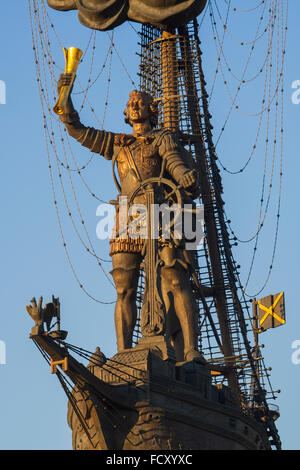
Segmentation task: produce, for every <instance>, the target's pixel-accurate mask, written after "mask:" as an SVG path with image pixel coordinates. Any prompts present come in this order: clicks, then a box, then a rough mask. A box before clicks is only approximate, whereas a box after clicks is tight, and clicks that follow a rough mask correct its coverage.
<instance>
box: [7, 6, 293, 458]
mask: <svg viewBox="0 0 300 470" xmlns="http://www.w3.org/2000/svg"><path fill="white" fill-rule="evenodd" d="M231 3H232V5H233V6H238V7H241V5H242V6H243V8H244V9H250V8H252V7H255V6H256V5H259V3H260V2H259V0H245V1H244V0H243V1H242V2H241V0H235V1H234V2H231ZM280 4H281V2H280ZM283 4H284V5H286V2H285V1H283ZM217 5H218V7H219V9H220V13H221V15H223V17H225V16H226V2H225V1H224V0H217ZM262 8H263V6H262V5H261V6H260V7H259V8H257V9H256V10H254V11H253V12H250V13H243V12H234V11H233V10H231V12H230V16H229V20H228V26H229V28H228V30H229V31H230V33H228V37H227V38H226V41H225V43H224V52H225V53H226V57H227V58H228V61H229V62H230V67H231V69H232V71H234V73H235V74H236V75H238V76H241V74H242V71H243V67H244V65H245V63H246V61H247V57H248V55H249V51H250V47H251V45H250V46H249V45H247V44H245V46H243V47H241V46H239V44H237V41H236V40H235V38H238V42H244V43H247V41H249V40H250V39H251V38H253V37H254V36H255V32H256V28H257V23H258V19H259V16H260V12H261V11H262ZM48 12H49V15H50V17H51V21H53V24H54V25H55V30H56V33H57V36H55V35H54V34H53V33H52V32H51V46H50V48H51V51H52V53H53V57H54V58H55V62H56V69H55V70H56V77H58V75H59V73H60V69H59V67H63V65H64V59H63V54H62V51H61V45H64V46H66V47H69V46H76V47H79V48H81V49H83V50H85V48H86V45H88V44H90V47H89V49H88V51H87V53H86V56H85V59H84V62H83V63H82V64H81V65H80V68H79V70H78V80H79V81H80V83H81V84H83V86H84V87H85V86H86V84H87V80H88V77H89V71H90V70H91V69H90V64H91V60H92V54H93V52H92V51H93V49H92V44H93V37H92V39H91V41H90V42H89V40H90V38H91V31H90V30H88V29H86V28H84V27H82V26H81V25H80V24H79V23H78V21H77V15H76V13H74V12H73V13H72V12H71V13H68V14H62V13H59V12H54V11H53V10H50V9H48ZM214 12H215V14H216V15H217V14H218V13H217V9H216V5H215V3H214ZM299 15H300V4H299V2H298V1H297V0H290V2H289V17H288V34H287V45H286V62H285V73H284V77H283V89H284V100H283V103H284V147H283V187H282V199H281V211H280V225H279V234H278V242H277V248H276V254H275V259H274V262H273V263H272V264H273V269H272V272H271V276H270V279H269V282H268V284H267V285H266V287H265V289H264V290H263V291H262V292H260V294H259V297H263V296H265V295H269V294H271V293H272V294H275V293H277V292H280V291H284V292H285V299H286V315H287V324H286V325H285V326H284V327H282V328H277V329H274V330H270V331H268V332H266V333H264V334H263V335H261V337H260V339H261V343H263V344H264V345H265V348H264V349H263V353H264V357H265V362H266V365H267V366H268V367H272V372H271V381H272V385H273V388H274V390H277V389H280V390H281V393H280V394H279V395H278V400H277V401H276V403H277V404H278V405H279V406H280V412H281V417H280V419H279V420H278V421H277V425H278V430H279V433H280V436H281V439H282V443H283V448H284V449H299V448H300V445H299V429H298V423H299V418H300V412H299V404H298V391H299V373H300V364H299V365H297V364H295V363H293V361H292V354H293V353H295V352H296V351H295V350H293V348H292V344H293V343H294V342H295V341H297V340H299V342H300V331H299V306H298V305H299V301H298V293H299V279H300V276H299V261H300V259H299V230H300V224H299V208H298V201H299V169H300V165H299V112H300V105H297V104H293V102H292V94H293V93H294V92H295V90H294V89H293V88H292V84H293V83H294V82H295V81H296V80H300V69H299V60H298V57H299V54H298V43H299V37H298V35H299V24H298V23H299ZM0 18H1V20H0V21H1V28H0V51H1V61H0V80H2V81H3V82H5V84H6V104H0V129H1V131H0V135H1V141H0V155H1V172H0V181H1V186H0V187H1V219H2V225H1V226H2V229H1V231H0V237H1V244H0V247H1V248H0V250H1V271H0V276H1V278H0V282H1V287H2V289H1V297H2V314H1V323H0V340H1V341H2V342H4V343H5V346H6V364H0V387H1V388H0V397H1V400H0V416H1V423H2V428H1V429H2V431H1V432H0V448H1V449H9V450H11V449H28V450H29V449H71V447H72V439H71V431H70V430H69V428H68V425H67V420H66V413H67V406H66V404H67V402H66V397H65V394H64V392H63V390H62V389H61V387H60V385H59V382H58V380H57V378H56V377H55V375H51V374H50V370H49V368H48V366H47V364H46V363H45V361H44V360H43V358H42V356H41V355H40V353H39V352H38V350H37V349H36V348H35V346H34V344H33V343H32V341H31V340H30V339H29V333H30V330H31V327H32V326H33V323H32V320H31V319H30V317H29V316H28V315H27V313H26V310H25V306H26V305H27V304H28V303H29V301H30V300H31V298H32V296H35V297H36V298H38V297H39V296H40V295H42V296H43V298H44V300H45V301H46V302H47V301H51V296H52V294H54V295H55V296H59V297H60V301H61V314H62V328H63V329H66V330H68V331H69V336H68V341H69V342H70V343H72V344H75V345H78V346H81V347H84V348H86V349H88V350H90V351H94V350H95V348H96V346H100V348H101V349H102V351H103V352H104V353H105V354H106V355H107V356H112V355H113V354H114V353H115V352H116V341H115V333H114V321H113V308H114V306H113V304H107V305H103V304H100V303H99V302H96V301H95V300H92V299H91V297H89V296H87V295H86V294H85V293H84V292H83V290H82V289H80V287H79V285H78V283H77V281H76V279H75V278H74V275H73V273H72V270H71V268H70V265H69V263H68V260H67V258H66V254H65V250H64V247H63V244H62V239H61V235H60V231H59V226H58V222H57V217H56V212H55V207H54V204H53V195H52V190H51V184H50V177H49V168H48V161H47V153H46V145H45V138H44V129H43V119H42V111H41V103H40V98H39V92H38V86H37V81H36V74H35V67H34V56H33V49H32V35H31V27H30V18H29V12H28V2H27V1H21V0H16V1H15V2H2V4H1V16H0ZM200 20H201V18H199V21H200ZM219 26H220V25H219ZM138 29H139V25H137V24H134V25H133V24H128V23H127V24H125V25H122V26H121V27H119V28H118V29H116V30H115V31H114V38H113V40H114V43H115V45H116V49H117V51H118V52H117V53H116V52H114V53H113V56H112V65H111V68H110V66H109V61H110V56H108V61H107V64H106V67H105V68H104V70H103V72H102V74H101V76H100V77H99V79H98V80H97V81H96V82H95V84H94V85H93V87H92V88H91V90H90V91H89V94H88V99H89V101H90V103H92V106H93V108H94V109H95V112H96V113H97V115H98V116H99V120H100V122H101V123H102V122H103V118H105V119H104V128H105V129H107V130H111V131H115V132H119V131H122V132H130V129H129V128H128V127H127V126H126V125H125V123H124V121H123V109H124V107H125V104H126V101H127V97H128V93H129V91H130V90H131V89H132V88H133V85H132V83H131V81H132V80H133V81H134V82H135V84H136V86H138V78H137V75H136V73H137V71H138V56H137V55H136V52H139V47H138V45H137V42H138V40H139V38H138V35H137V33H136V30H138ZM219 31H220V33H221V34H222V30H221V29H220V28H219ZM110 35H111V33H110ZM231 35H232V36H231ZM110 37H111V36H110ZM110 37H109V36H108V34H107V33H100V32H99V33H97V35H96V48H95V49H94V61H93V69H92V73H91V76H92V78H93V79H94V78H96V77H97V75H98V73H99V71H100V70H101V65H102V64H103V63H104V60H105V56H106V54H107V51H108V49H109V45H110ZM57 38H59V40H58V39H57ZM200 39H201V42H202V44H201V47H202V50H203V61H204V69H205V73H206V80H207V88H208V91H209V92H210V90H211V89H212V84H213V83H214V71H215V69H216V52H215V46H214V40H213V34H212V30H211V25H210V19H209V15H207V16H206V17H205V19H204V22H203V24H202V26H201V29H200ZM277 39H278V38H275V42H276V40H277ZM119 56H120V57H121V58H122V63H121V61H120V60H119ZM265 56H266V35H265V36H264V37H262V38H261V39H260V40H258V41H257V44H256V47H255V54H254V53H253V58H252V60H251V64H250V66H249V70H248V71H247V74H246V77H252V76H254V75H255V71H257V70H259V69H260V66H261V64H262V63H263V62H264V57H265ZM275 56H276V48H275V49H274V57H275ZM223 64H224V62H223ZM275 64H276V60H274V64H273V67H274V69H275V71H274V70H273V72H274V74H275V75H276V65H275ZM110 69H111V75H110V74H109V70H110ZM129 75H130V77H129ZM227 75H228V74H227ZM263 75H264V74H261V76H260V77H258V79H257V81H251V82H249V85H247V86H245V87H244V88H245V90H244V91H242V92H241V96H240V99H239V100H238V101H239V105H240V108H243V109H245V110H246V111H247V113H248V114H255V113H256V112H257V110H259V107H260V104H261V99H262V98H261V97H262V92H263V88H264V81H263ZM109 77H110V78H111V81H110V82H109V83H110V88H109V94H107V90H108V89H107V80H108V78H109ZM226 81H227V82H228V86H229V87H230V89H231V90H232V93H233V94H234V90H236V89H237V87H238V86H239V85H238V82H237V81H236V80H235V78H234V77H233V76H231V75H230V74H229V75H228V79H227V80H226ZM50 85H51V83H50V82H49V90H50V91H51V86H50ZM76 86H77V88H76ZM76 86H75V88H74V92H76V91H77V92H78V91H80V88H79V86H78V85H76ZM107 96H108V99H107ZM51 100H52V102H53V104H54V101H53V94H52V95H51V93H50V101H51ZM0 101H1V97H0ZM2 101H3V99H2ZM106 101H107V102H108V105H107V111H106V112H104V110H105V105H104V104H105V102H106ZM81 102H82V95H78V96H74V103H75V105H76V106H77V107H79V106H80V104H81ZM274 103H275V102H273V105H274ZM229 109H230V100H229V99H228V94H227V91H226V87H225V86H224V81H223V80H222V78H221V74H220V72H219V74H218V76H217V80H216V84H215V87H214V92H213V95H212V99H211V103H210V111H211V114H212V115H213V119H212V120H213V125H214V129H213V133H214V139H215V142H216V141H217V138H218V135H219V132H220V129H221V128H222V126H223V124H224V121H225V120H226V116H227V113H228V110H229ZM272 116H273V117H272ZM81 118H82V121H83V122H84V123H86V124H87V125H92V126H95V127H97V126H98V125H97V120H96V119H95V116H94V115H93V113H91V111H90V108H89V106H88V105H85V106H84V108H83V110H82V113H81ZM273 121H274V115H273V114H272V113H270V124H271V125H270V129H273V128H274V125H273ZM258 125H259V117H257V116H256V117H253V116H252V117H249V116H245V115H244V114H242V113H240V112H238V110H236V109H235V110H234V111H233V112H232V114H231V115H230V119H229V121H228V124H227V125H226V128H225V132H224V133H223V134H222V137H221V139H220V141H219V142H218V145H217V153H218V157H219V158H220V161H221V162H222V164H223V166H224V167H225V168H227V169H229V170H232V171H236V170H238V169H239V168H241V167H242V166H243V164H244V163H245V162H246V161H247V159H248V157H249V155H250V152H251V147H252V146H253V144H254V141H255V135H256V131H257V128H258ZM272 132H273V131H270V135H269V139H270V140H271V139H272V142H273V140H274V135H273V134H272ZM279 135H280V133H279ZM278 138H279V136H278ZM265 139H266V121H265V120H264V121H263V122H262V124H261V134H260V138H259V140H258V142H257V148H256V151H255V153H254V155H253V158H252V159H251V161H250V163H249V165H248V166H247V168H246V169H245V171H243V172H242V173H238V174H236V175H232V174H229V173H228V172H227V171H224V170H223V169H222V167H221V175H222V178H223V184H224V195H223V197H224V200H225V202H226V204H225V210H226V216H227V217H228V218H229V219H230V220H231V221H232V222H231V224H232V228H233V229H234V231H235V232H236V233H237V235H238V236H239V238H241V239H248V238H251V237H252V235H253V234H255V232H256V230H257V226H258V219H259V209H260V199H261V191H262V186H263V184H264V181H265V194H267V193H268V190H269V184H270V176H271V174H272V158H273V153H272V146H271V145H270V150H269V153H268V158H267V163H266V165H265V160H264V158H265ZM58 140H59V139H58ZM71 146H72V151H73V152H74V154H75V155H76V159H77V161H78V162H80V163H79V165H82V166H85V164H86V162H89V164H88V165H87V168H86V169H85V170H84V176H85V177H86V181H88V184H89V188H91V189H90V191H89V190H88V189H87V187H86V185H84V184H82V180H81V179H80V177H79V176H78V174H76V172H73V174H72V178H73V179H72V183H73V185H74V188H75V189H76V194H77V196H78V201H79V204H80V208H81V211H82V214H83V215H82V217H83V218H84V221H85V226H86V227H88V232H89V236H90V239H91V241H92V243H93V246H94V247H95V250H96V252H97V254H98V256H99V257H102V258H104V259H105V260H108V259H109V257H108V240H105V241H101V240H98V239H97V237H96V226H97V223H98V221H99V217H97V216H96V210H97V207H98V206H99V203H100V202H99V200H97V199H96V198H95V197H92V196H91V194H90V193H95V194H96V195H97V197H98V198H99V199H102V200H104V201H109V200H110V199H113V198H114V197H115V194H116V191H115V188H114V185H113V180H112V175H111V166H110V164H109V162H107V161H105V160H104V159H101V157H94V158H92V160H91V161H89V160H90V154H89V153H88V152H87V151H86V150H85V149H81V148H79V145H76V143H72V144H71ZM279 147H280V146H278V149H277V150H276V153H275V160H274V179H273V181H272V188H271V189H272V191H271V198H270V203H269V210H268V212H267V217H266V220H265V223H264V227H263V230H262V232H261V236H260V238H259V243H258V246H257V255H256V258H255V263H254V265H253V271H252V275H251V278H250V280H249V283H248V286H247V292H248V293H249V294H250V295H253V294H255V293H256V292H259V291H260V289H261V287H262V286H263V285H264V282H265V279H266V277H267V274H268V270H269V266H270V264H271V260H272V251H273V245H274V236H275V229H276V220H277V217H276V215H277V203H278V190H279V172H280V152H279ZM58 148H59V144H58ZM61 158H62V159H63V157H61ZM70 159H71V158H70ZM265 167H266V168H265ZM264 168H265V172H264ZM63 170H64V168H63V167H62V173H63ZM264 173H265V174H266V179H265V180H264V177H263V175H264ZM65 174H66V173H64V176H65ZM67 178H68V177H66V179H65V181H66V188H67V190H68V195H70V204H71V206H70V207H71V211H72V213H73V209H74V214H75V209H76V201H74V198H73V199H72V186H71V185H70V180H68V179H67ZM56 181H57V180H56ZM56 184H57V185H58V186H59V183H58V182H56ZM68 185H69V186H68ZM57 198H58V199H57V200H58V207H59V210H60V213H61V216H62V217H61V220H62V223H63V230H64V235H65V239H66V243H67V246H68V249H69V250H70V251H69V253H70V259H71V261H72V264H73V267H74V269H75V270H76V274H77V276H78V278H79V279H80V283H81V284H82V285H83V286H84V287H85V289H86V290H87V291H88V293H89V294H90V295H91V296H92V297H94V298H96V299H98V300H100V301H104V302H111V301H114V299H115V291H114V288H113V287H112V285H111V283H110V282H109V280H108V279H107V278H106V277H105V275H104V274H103V272H102V271H101V270H100V269H99V267H98V266H97V262H96V260H95V258H94V257H93V256H91V255H89V254H88V253H87V252H86V250H85V249H84V247H83V246H82V244H81V243H80V240H79V239H78V237H77V235H76V233H75V232H74V230H73V227H72V224H71V222H70V218H68V216H67V212H66V209H65V207H64V201H63V195H62V194H61V192H59V188H58V194H57ZM266 200H267V198H266V197H265V198H264V204H265V203H266ZM71 201H72V202H71ZM76 217H77V219H76V223H77V226H78V227H79V229H80V230H81V232H80V233H81V234H82V235H81V236H82V237H83V239H84V240H86V238H84V237H85V236H86V234H85V233H84V232H82V230H83V228H82V226H80V222H81V220H80V217H79V218H78V216H76V215H74V218H76ZM253 247H254V244H253V242H252V243H247V244H245V243H240V244H239V245H238V246H237V247H235V248H234V256H235V259H236V261H237V262H238V263H239V264H240V265H241V270H240V272H241V280H242V282H243V283H244V284H245V281H246V280H247V277H248V272H249V267H250V265H251V259H252V253H253ZM103 266H104V268H105V271H106V273H108V272H109V271H110V269H111V264H110V263H109V262H104V263H103ZM108 277H109V275H108ZM2 344H3V343H2ZM294 357H296V359H298V357H299V355H298V356H297V354H296V355H295V356H294ZM294 362H295V361H294ZM296 362H297V361H296Z"/></svg>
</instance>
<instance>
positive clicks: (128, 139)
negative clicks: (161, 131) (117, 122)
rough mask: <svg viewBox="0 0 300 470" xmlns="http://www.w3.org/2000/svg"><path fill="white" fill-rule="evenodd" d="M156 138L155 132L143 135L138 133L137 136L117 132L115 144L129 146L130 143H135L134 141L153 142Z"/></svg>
mask: <svg viewBox="0 0 300 470" xmlns="http://www.w3.org/2000/svg"><path fill="white" fill-rule="evenodd" d="M153 140H154V135H153V132H152V131H150V132H147V133H145V134H142V135H137V136H136V137H135V136H133V135H131V134H117V135H116V136H115V144H116V145H118V146H119V147H127V146H128V145H131V144H133V142H136V141H138V142H142V143H144V144H151V143H152V142H153Z"/></svg>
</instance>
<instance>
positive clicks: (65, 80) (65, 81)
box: [57, 73, 73, 94]
mask: <svg viewBox="0 0 300 470" xmlns="http://www.w3.org/2000/svg"><path fill="white" fill-rule="evenodd" d="M72 76H73V75H72V74H71V73H61V74H60V76H59V79H58V81H57V91H58V94H59V93H60V90H61V88H62V87H63V86H69V85H70V84H71V82H72ZM72 89H73V85H72V88H71V92H70V93H72Z"/></svg>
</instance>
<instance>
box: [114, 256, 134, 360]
mask: <svg viewBox="0 0 300 470" xmlns="http://www.w3.org/2000/svg"><path fill="white" fill-rule="evenodd" d="M140 262H141V257H140V255H139V254H136V253H115V254H114V255H112V264H113V270H112V271H111V274H112V276H113V279H114V283H115V286H116V290H117V301H116V307H115V328H116V336H117V344H118V351H121V350H123V349H129V348H131V347H132V334H133V330H134V327H135V323H136V317H137V309H136V291H137V284H138V279H139V266H140Z"/></svg>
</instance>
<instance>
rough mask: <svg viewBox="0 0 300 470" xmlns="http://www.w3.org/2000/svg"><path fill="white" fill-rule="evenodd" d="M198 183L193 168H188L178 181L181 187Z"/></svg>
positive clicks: (189, 186) (190, 186)
mask: <svg viewBox="0 0 300 470" xmlns="http://www.w3.org/2000/svg"><path fill="white" fill-rule="evenodd" d="M197 183H198V178H197V172H196V171H195V170H190V171H188V172H187V173H185V174H184V175H183V176H182V178H181V179H180V181H179V184H180V185H181V186H182V188H184V189H187V188H192V187H193V186H196V184H197Z"/></svg>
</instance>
